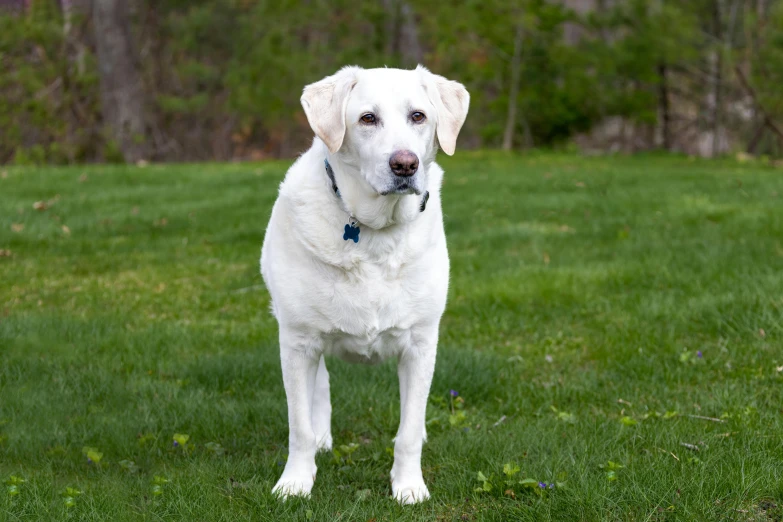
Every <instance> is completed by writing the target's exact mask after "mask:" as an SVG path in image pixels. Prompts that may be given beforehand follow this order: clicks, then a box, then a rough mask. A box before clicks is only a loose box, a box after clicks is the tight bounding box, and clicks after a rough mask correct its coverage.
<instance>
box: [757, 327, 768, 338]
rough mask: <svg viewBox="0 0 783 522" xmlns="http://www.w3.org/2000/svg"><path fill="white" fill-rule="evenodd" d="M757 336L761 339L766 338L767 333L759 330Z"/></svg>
mask: <svg viewBox="0 0 783 522" xmlns="http://www.w3.org/2000/svg"><path fill="white" fill-rule="evenodd" d="M759 335H760V336H761V337H766V336H767V332H765V331H764V329H763V328H759Z"/></svg>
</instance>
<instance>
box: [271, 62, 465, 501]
mask: <svg viewBox="0 0 783 522" xmlns="http://www.w3.org/2000/svg"><path fill="white" fill-rule="evenodd" d="M301 101H302V106H303V107H304V110H305V113H306V114H307V119H308V121H309V122H310V126H311V127H312V129H313V131H314V132H315V134H316V136H317V138H316V139H315V140H314V141H313V145H312V147H310V149H309V150H308V151H307V152H305V153H304V154H303V155H302V156H301V157H300V158H299V159H298V160H297V161H296V163H294V165H293V166H292V167H291V169H290V170H289V171H288V174H287V175H286V177H285V180H284V181H283V183H282V184H281V186H280V193H279V196H278V199H277V202H276V203H275V206H274V209H273V210H272V217H271V219H270V221H269V226H268V228H267V231H266V237H265V239H264V246H263V249H262V252H261V273H262V274H263V277H264V281H265V282H266V285H267V287H268V289H269V293H270V294H271V296H272V311H273V313H274V315H275V317H276V318H277V321H278V323H279V325H280V359H281V362H282V367H283V383H284V385H285V392H286V396H287V399H288V428H289V447H288V461H287V463H286V466H285V470H284V471H283V475H282V477H280V480H279V481H278V482H277V484H276V485H275V487H274V490H273V491H274V492H275V493H276V494H278V495H280V496H281V497H282V498H285V497H287V496H289V495H305V496H306V495H309V494H310V490H311V489H312V487H313V482H314V480H315V473H316V466H315V454H316V451H318V450H322V449H323V450H329V449H331V447H332V434H331V414H332V407H331V404H330V402H329V374H328V373H327V371H326V365H325V364H324V354H333V355H337V356H339V357H341V358H343V359H346V360H349V361H353V362H364V363H376V362H379V361H381V360H383V359H385V358H387V357H397V359H398V361H399V365H398V374H399V379H400V405H401V419H400V426H399V430H398V431H397V437H396V439H395V443H394V465H393V467H392V469H391V484H392V494H393V496H394V497H395V498H396V499H397V500H398V501H400V502H402V503H404V504H409V503H415V502H421V501H423V500H426V499H427V498H429V491H428V490H427V486H426V485H425V484H424V479H423V477H422V472H421V449H422V443H423V442H424V440H425V439H426V436H427V435H426V430H425V425H424V422H425V410H426V407H427V395H428V394H429V390H430V383H431V381H432V374H433V370H434V367H435V352H436V349H437V344H438V325H439V323H440V318H441V315H442V314H443V311H444V309H445V306H446V293H447V290H448V281H449V258H448V252H447V251H446V237H445V234H444V231H443V216H442V213H441V206H440V186H441V180H442V178H443V170H442V169H441V168H440V167H439V166H438V165H437V164H436V163H435V154H436V152H437V149H438V145H440V148H441V149H443V151H444V152H445V153H446V154H449V155H451V154H453V153H454V149H455V146H456V141H457V134H458V133H459V130H460V128H461V127H462V124H463V123H464V121H465V117H466V116H467V113H468V105H469V101H470V96H469V95H468V92H467V91H466V90H465V88H464V87H463V86H462V85H461V84H459V83H457V82H453V81H449V80H447V79H445V78H443V77H442V76H437V75H435V74H432V73H430V72H429V71H428V70H427V69H425V68H424V67H421V66H419V67H417V68H416V69H415V70H412V71H406V70H399V69H367V70H365V69H361V68H359V67H345V68H343V69H341V70H340V71H339V72H338V73H337V74H335V75H333V76H329V77H327V78H324V79H323V80H321V81H319V82H316V83H314V84H311V85H308V86H307V87H305V89H304V93H303V95H302V99H301Z"/></svg>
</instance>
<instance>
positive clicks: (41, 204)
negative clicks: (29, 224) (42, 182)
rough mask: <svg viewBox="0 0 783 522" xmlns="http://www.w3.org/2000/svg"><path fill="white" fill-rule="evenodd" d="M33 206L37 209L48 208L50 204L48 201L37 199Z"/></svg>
mask: <svg viewBox="0 0 783 522" xmlns="http://www.w3.org/2000/svg"><path fill="white" fill-rule="evenodd" d="M33 208H34V209H35V210H46V209H47V208H49V205H47V204H46V201H36V202H35V203H33Z"/></svg>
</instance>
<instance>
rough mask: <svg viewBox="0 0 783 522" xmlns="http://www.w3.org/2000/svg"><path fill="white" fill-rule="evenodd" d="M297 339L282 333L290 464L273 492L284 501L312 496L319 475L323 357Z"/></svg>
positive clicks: (310, 346) (281, 352)
mask: <svg viewBox="0 0 783 522" xmlns="http://www.w3.org/2000/svg"><path fill="white" fill-rule="evenodd" d="M297 337H298V336H296V335H292V336H287V335H284V333H283V332H282V331H281V333H280V361H281V364H282V367H283V384H284V385H285V394H286V398H287V400H288V461H287V462H286V465H285V470H283V475H282V476H281V477H280V480H278V481H277V484H276V485H275V487H274V488H273V489H272V493H275V494H277V495H279V496H280V497H282V498H283V499H285V498H286V497H288V496H290V495H302V496H308V495H310V490H311V489H312V488H313V482H314V481H315V472H316V466H315V452H316V439H315V432H314V431H313V422H312V411H311V410H312V402H313V390H314V389H315V377H316V372H317V370H318V361H319V360H320V358H321V354H320V353H318V351H317V350H315V349H314V348H313V346H312V345H311V344H310V343H302V342H301V339H297ZM308 344H309V345H308Z"/></svg>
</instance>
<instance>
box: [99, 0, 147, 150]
mask: <svg viewBox="0 0 783 522" xmlns="http://www.w3.org/2000/svg"><path fill="white" fill-rule="evenodd" d="M93 25H94V29H95V45H96V48H97V55H98V69H99V75H100V85H101V108H102V114H103V122H104V125H105V126H106V128H107V130H108V132H109V136H110V137H111V139H113V140H114V141H115V142H116V144H117V146H118V147H119V149H120V151H121V152H122V156H123V158H124V159H125V161H127V162H134V163H135V162H136V161H139V160H141V159H145V158H146V157H147V136H146V134H147V132H146V131H147V126H146V121H145V103H144V89H143V86H142V82H141V76H140V74H139V69H138V65H137V63H136V58H135V56H134V54H133V45H132V43H131V34H130V17H129V14H128V3H127V0H93Z"/></svg>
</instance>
